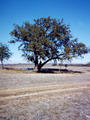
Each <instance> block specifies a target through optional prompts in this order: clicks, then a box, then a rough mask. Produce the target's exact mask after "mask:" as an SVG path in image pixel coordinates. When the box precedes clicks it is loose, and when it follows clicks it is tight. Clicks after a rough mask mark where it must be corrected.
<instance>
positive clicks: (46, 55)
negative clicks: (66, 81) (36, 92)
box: [10, 17, 88, 71]
mask: <svg viewBox="0 0 90 120" xmlns="http://www.w3.org/2000/svg"><path fill="white" fill-rule="evenodd" d="M10 34H11V36H13V40H11V41H10V42H11V43H15V42H20V46H19V49H20V50H22V51H23V56H25V57H26V58H27V59H28V60H30V61H32V62H33V63H34V64H35V68H37V69H38V71H40V69H41V67H42V66H43V65H45V64H46V63H47V62H49V61H51V60H55V59H58V60H62V59H68V60H70V59H72V58H73V57H77V56H82V55H83V54H85V53H87V52H88V50H87V47H86V46H85V44H83V43H79V42H78V40H77V39H76V38H75V39H74V38H73V37H72V34H71V30H70V26H69V25H66V24H64V22H63V19H62V20H61V21H60V20H57V19H53V18H51V17H47V18H39V19H35V20H34V24H31V23H29V22H25V23H23V24H22V25H21V26H19V25H15V26H14V29H13V30H12V31H11V33H10Z"/></svg>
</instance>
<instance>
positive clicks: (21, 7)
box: [0, 0, 90, 63]
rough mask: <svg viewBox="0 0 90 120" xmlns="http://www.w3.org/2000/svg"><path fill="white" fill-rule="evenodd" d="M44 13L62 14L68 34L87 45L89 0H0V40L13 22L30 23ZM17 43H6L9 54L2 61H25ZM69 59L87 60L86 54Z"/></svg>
mask: <svg viewBox="0 0 90 120" xmlns="http://www.w3.org/2000/svg"><path fill="white" fill-rule="evenodd" d="M48 16H51V17H52V18H57V19H61V18H64V22H65V23H66V24H70V26H71V31H72V35H73V36H74V37H76V38H78V39H79V41H80V42H83V43H85V44H86V45H87V47H90V23H89V22H90V0H0V42H2V43H6V44H8V41H9V40H10V39H11V37H10V35H9V33H10V32H11V31H12V29H13V24H14V23H15V24H19V25H21V24H22V23H23V22H25V21H29V22H31V23H32V22H33V19H36V18H40V17H48ZM17 46H18V45H17V44H14V45H10V44H9V47H10V50H11V51H12V53H13V55H12V57H11V59H10V60H9V61H8V62H6V63H23V62H26V60H25V59H24V58H22V57H21V52H20V51H18V50H17ZM73 62H76V63H87V62H90V54H87V55H85V58H84V59H80V58H78V59H74V61H73Z"/></svg>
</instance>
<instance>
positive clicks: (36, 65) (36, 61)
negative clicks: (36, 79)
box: [34, 56, 38, 72]
mask: <svg viewBox="0 0 90 120" xmlns="http://www.w3.org/2000/svg"><path fill="white" fill-rule="evenodd" d="M34 64H35V66H34V71H36V72H37V71H38V56H36V58H35V61H34Z"/></svg>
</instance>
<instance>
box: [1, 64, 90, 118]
mask: <svg viewBox="0 0 90 120" xmlns="http://www.w3.org/2000/svg"><path fill="white" fill-rule="evenodd" d="M20 67H21V66H19V69H20ZM50 67H51V66H50ZM51 68H52V67H51ZM12 69H13V70H12ZM12 69H11V70H10V69H9V70H0V120H90V73H89V72H90V67H69V70H74V71H81V72H82V73H75V74H71V73H67V74H65V73H63V74H44V73H33V74H32V73H31V72H29V71H28V72H27V71H23V70H20V71H19V70H17V68H16V66H15V68H14V66H12ZM27 73H28V74H27Z"/></svg>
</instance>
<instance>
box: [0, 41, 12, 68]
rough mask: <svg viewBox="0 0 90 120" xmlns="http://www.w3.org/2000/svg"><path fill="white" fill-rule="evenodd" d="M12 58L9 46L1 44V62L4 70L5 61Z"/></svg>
mask: <svg viewBox="0 0 90 120" xmlns="http://www.w3.org/2000/svg"><path fill="white" fill-rule="evenodd" d="M10 56H11V52H10V50H9V48H8V46H6V45H4V44H2V43H0V61H1V64H2V68H4V66H3V61H4V60H5V59H6V60H8V59H9V58H10Z"/></svg>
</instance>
